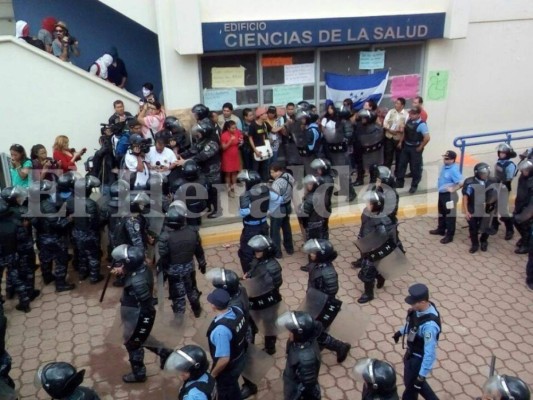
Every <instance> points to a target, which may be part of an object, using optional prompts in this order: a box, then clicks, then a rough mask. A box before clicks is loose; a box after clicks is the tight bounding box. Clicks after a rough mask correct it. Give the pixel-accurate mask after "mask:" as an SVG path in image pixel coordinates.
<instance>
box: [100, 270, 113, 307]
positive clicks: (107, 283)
mask: <svg viewBox="0 0 533 400" xmlns="http://www.w3.org/2000/svg"><path fill="white" fill-rule="evenodd" d="M111 275H113V274H112V273H111V271H109V273H108V274H107V278H106V279H105V284H104V288H103V289H102V294H101V295H100V303H101V302H102V301H104V296H105V292H106V290H107V285H109V280H110V279H111Z"/></svg>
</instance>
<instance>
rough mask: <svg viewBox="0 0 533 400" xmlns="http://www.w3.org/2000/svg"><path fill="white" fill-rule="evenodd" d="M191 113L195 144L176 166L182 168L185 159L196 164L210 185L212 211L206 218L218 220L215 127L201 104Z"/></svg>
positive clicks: (218, 145)
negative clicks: (191, 160) (194, 122)
mask: <svg viewBox="0 0 533 400" xmlns="http://www.w3.org/2000/svg"><path fill="white" fill-rule="evenodd" d="M192 112H193V114H195V116H196V120H197V121H198V125H197V126H196V128H195V130H194V132H195V137H196V143H194V144H193V145H192V146H191V148H190V149H189V150H187V151H185V152H184V153H183V154H182V155H181V159H178V165H180V166H183V164H185V160H187V159H193V160H195V161H196V162H197V163H198V165H199V166H200V168H201V171H202V173H203V174H205V176H206V177H207V180H208V181H209V183H210V184H211V186H210V187H209V199H208V203H209V207H210V208H211V210H212V211H211V213H209V215H208V216H207V218H218V217H220V216H221V215H222V209H221V207H220V199H219V198H218V192H217V189H216V187H215V186H214V185H216V184H218V183H220V144H219V143H218V140H217V137H216V133H215V126H214V125H213V122H211V121H210V120H209V118H208V115H209V108H207V107H206V106H204V105H203V104H197V105H195V106H194V107H193V108H192Z"/></svg>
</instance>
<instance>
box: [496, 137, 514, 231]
mask: <svg viewBox="0 0 533 400" xmlns="http://www.w3.org/2000/svg"><path fill="white" fill-rule="evenodd" d="M496 151H497V154H498V161H496V165H495V166H494V176H495V178H496V179H498V180H499V181H500V182H501V183H502V184H503V185H504V186H505V188H506V189H507V199H508V198H509V195H510V194H511V182H512V180H513V178H514V177H515V175H516V172H517V168H516V164H515V163H514V162H513V160H512V158H515V157H516V152H515V151H514V150H513V148H512V147H511V146H510V145H509V144H507V143H502V144H500V145H498V147H497V148H496ZM500 208H501V209H500V210H499V211H500V212H502V213H503V215H502V216H501V217H500V220H501V221H502V222H503V224H504V225H505V240H511V239H512V238H513V234H514V228H513V218H512V217H511V216H510V215H509V212H508V209H507V204H506V205H505V207H500ZM492 222H493V223H492V230H491V232H490V233H491V234H495V233H496V232H498V228H499V226H500V223H499V222H498V219H497V218H494V219H493V221H492Z"/></svg>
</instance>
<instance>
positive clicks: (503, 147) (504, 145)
mask: <svg viewBox="0 0 533 400" xmlns="http://www.w3.org/2000/svg"><path fill="white" fill-rule="evenodd" d="M496 151H497V152H498V153H499V152H504V153H510V152H511V151H512V148H511V146H509V145H508V144H507V143H500V144H499V145H498V147H496Z"/></svg>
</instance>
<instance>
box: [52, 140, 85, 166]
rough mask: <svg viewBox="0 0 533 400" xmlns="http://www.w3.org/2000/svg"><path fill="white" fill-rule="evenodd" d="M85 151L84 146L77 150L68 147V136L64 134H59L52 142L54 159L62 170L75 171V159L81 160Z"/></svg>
mask: <svg viewBox="0 0 533 400" xmlns="http://www.w3.org/2000/svg"><path fill="white" fill-rule="evenodd" d="M86 151H87V149H86V148H83V149H81V151H78V152H77V151H76V150H74V149H71V148H69V141H68V137H66V136H65V135H59V136H58V137H56V140H55V142H54V160H55V161H56V162H57V165H59V167H60V168H61V169H62V170H63V172H68V171H76V170H77V167H76V161H79V160H81V157H82V156H83V155H84V154H85V152H86Z"/></svg>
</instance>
